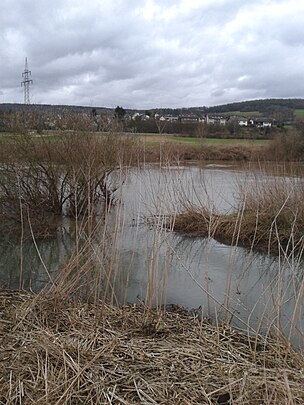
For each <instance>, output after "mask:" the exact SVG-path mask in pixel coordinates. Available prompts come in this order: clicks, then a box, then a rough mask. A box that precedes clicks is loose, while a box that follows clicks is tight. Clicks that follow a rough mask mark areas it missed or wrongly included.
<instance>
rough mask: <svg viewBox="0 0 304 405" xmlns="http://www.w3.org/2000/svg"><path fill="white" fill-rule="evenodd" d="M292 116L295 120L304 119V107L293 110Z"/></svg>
mask: <svg viewBox="0 0 304 405" xmlns="http://www.w3.org/2000/svg"><path fill="white" fill-rule="evenodd" d="M294 116H295V119H296V120H299V121H304V109H303V108H301V109H297V110H294Z"/></svg>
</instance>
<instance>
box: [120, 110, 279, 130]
mask: <svg viewBox="0 0 304 405" xmlns="http://www.w3.org/2000/svg"><path fill="white" fill-rule="evenodd" d="M151 118H152V119H156V120H159V121H163V122H166V121H167V122H180V123H192V124H194V123H199V122H201V123H206V124H213V125H226V124H227V123H229V122H230V123H231V122H233V123H237V124H238V125H239V126H241V127H247V126H248V127H249V126H251V127H258V128H267V127H268V128H269V127H272V126H273V125H276V120H275V119H272V118H267V117H259V118H255V117H252V118H246V117H242V116H239V115H231V116H221V115H209V114H206V115H203V116H198V115H195V114H186V115H177V116H174V115H171V114H168V115H161V114H158V113H155V114H153V115H148V114H145V113H138V112H136V113H135V114H133V115H126V117H125V119H128V120H135V121H136V120H141V121H147V120H150V119H151Z"/></svg>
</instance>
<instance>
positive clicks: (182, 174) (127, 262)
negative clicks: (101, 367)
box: [0, 165, 304, 347]
mask: <svg viewBox="0 0 304 405" xmlns="http://www.w3.org/2000/svg"><path fill="white" fill-rule="evenodd" d="M265 176H267V175H265V174H264V173H262V172H261V171H260V170H259V169H252V170H251V171H250V172H248V170H247V171H244V170H243V169H242V168H240V167H237V166H232V165H231V166H230V165H227V166H223V165H207V166H205V167H203V168H200V167H198V166H194V165H193V166H187V167H184V166H175V167H172V166H171V167H164V168H162V167H160V166H156V165H155V166H148V167H145V168H137V169H130V170H128V171H127V173H125V175H124V177H123V178H121V179H118V181H121V183H122V186H121V188H120V191H119V195H118V196H117V198H118V200H119V201H120V202H119V203H118V204H117V205H116V206H115V207H114V208H113V209H112V211H111V213H110V214H109V217H108V220H107V223H108V225H107V231H106V232H103V235H100V240H99V237H98V236H97V237H95V239H94V242H93V243H92V247H93V248H92V251H93V252H94V258H93V261H94V262H95V264H96V263H97V264H96V266H98V263H99V262H98V257H99V256H100V253H101V252H102V250H103V249H104V242H103V243H101V240H104V238H105V234H106V238H107V241H108V242H107V249H108V250H109V251H110V256H111V258H110V264H109V261H108V264H109V265H110V267H111V285H112V286H113V294H112V296H113V295H114V296H115V298H116V300H117V301H119V302H123V303H134V302H139V301H143V302H146V303H149V304H153V305H168V304H177V305H180V306H184V307H186V308H189V309H193V312H194V313H195V314H200V313H203V314H204V315H208V316H210V317H213V318H214V317H223V316H228V317H229V318H231V321H232V324H233V325H235V326H236V327H239V328H242V329H246V328H247V327H248V325H249V327H250V328H253V329H255V330H256V329H259V330H260V331H262V332H263V333H267V330H268V329H269V328H270V327H272V326H276V327H278V328H280V329H281V330H284V332H285V334H286V335H289V334H290V335H291V340H292V341H293V342H294V344H295V345H296V346H302V347H303V324H304V323H303V320H304V315H303V300H302V295H303V276H302V275H303V264H302V260H301V259H299V257H296V256H287V255H286V256H285V257H282V256H281V257H272V256H269V255H262V254H259V253H255V252H252V251H249V250H248V249H244V248H240V247H234V246H227V245H224V244H221V243H218V242H216V241H215V240H213V239H203V238H190V237H184V236H181V235H178V234H176V233H174V232H172V231H170V230H168V229H165V228H164V226H163V225H164V222H165V218H166V215H167V214H168V213H171V214H172V213H175V212H176V213H177V212H180V211H181V210H183V209H184V208H186V207H187V206H188V205H189V204H190V203H191V204H194V205H197V206H202V205H204V206H207V207H208V208H209V209H210V208H212V209H215V210H217V211H220V212H231V211H232V210H233V208H234V207H235V206H236V204H237V190H238V185H239V184H246V185H247V186H248V185H249V186H250V182H256V181H264V180H265ZM69 228H71V229H72V228H73V227H72V226H71V225H70V224H69V222H68V221H67V222H66V223H65V224H63V226H62V227H61V229H60V231H59V232H58V235H57V237H56V238H53V239H50V240H43V241H39V240H38V241H36V243H33V241H27V242H24V243H23V244H22V245H20V243H18V242H17V241H10V240H6V239H5V238H3V239H2V240H1V241H0V254H1V256H0V257H1V258H0V286H1V287H2V288H3V287H4V288H10V289H16V288H19V287H20V286H22V287H23V288H27V289H33V290H39V289H41V288H43V287H44V286H45V285H46V284H47V283H48V282H49V275H48V274H50V275H51V276H53V275H55V274H56V272H58V269H60V268H62V267H63V266H64V265H65V263H68V262H69V260H70V258H71V256H72V255H73V252H74V248H75V242H74V238H73V236H72V231H71V232H70V230H69Z"/></svg>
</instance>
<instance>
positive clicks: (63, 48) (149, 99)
mask: <svg viewBox="0 0 304 405" xmlns="http://www.w3.org/2000/svg"><path fill="white" fill-rule="evenodd" d="M303 16H304V2H299V1H298V0H297V1H295V0H251V1H250V2H244V1H242V0H218V1H216V2H215V1H213V0H191V1H189V0H176V1H173V0H172V1H171V0H90V1H87V2H84V1H83V0H52V1H49V0H48V1H46V0H39V1H37V2H32V1H29V0H2V3H1V14H0V38H1V47H0V57H1V61H2V67H1V76H0V102H1V103H4V102H22V100H23V93H22V88H21V86H20V82H21V73H22V71H23V69H24V59H25V57H26V56H27V57H28V61H29V68H30V69H31V71H32V78H33V80H34V85H33V86H32V87H31V101H32V102H33V103H50V104H73V105H94V106H108V107H115V106H116V105H123V106H124V107H127V108H128V107H129V108H143V109H145V108H153V107H189V106H202V105H208V106H209V105H216V104H222V103H226V102H233V101H240V100H245V99H246V100H248V99H253V98H271V97H304V80H303V75H304V52H303V50H304V25H303V22H302V21H303Z"/></svg>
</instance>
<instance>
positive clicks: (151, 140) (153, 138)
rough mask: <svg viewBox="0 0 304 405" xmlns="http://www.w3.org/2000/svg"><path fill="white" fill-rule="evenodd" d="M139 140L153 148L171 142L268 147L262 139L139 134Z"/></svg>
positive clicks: (194, 144) (198, 144)
mask: <svg viewBox="0 0 304 405" xmlns="http://www.w3.org/2000/svg"><path fill="white" fill-rule="evenodd" d="M140 139H142V140H143V141H145V142H146V144H147V146H155V145H159V144H160V143H164V142H172V143H178V144H183V145H193V146H200V145H202V144H203V145H215V146H221V145H223V146H224V145H245V146H246V145H247V146H253V145H255V146H260V145H268V143H269V140H264V139H223V138H194V137H190V136H177V135H156V134H141V135H140Z"/></svg>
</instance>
